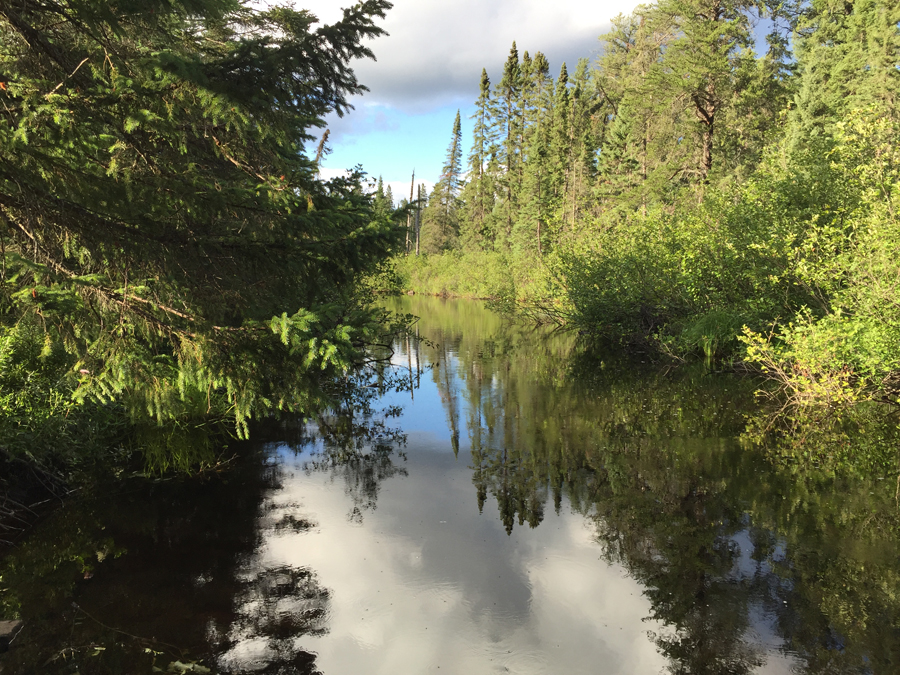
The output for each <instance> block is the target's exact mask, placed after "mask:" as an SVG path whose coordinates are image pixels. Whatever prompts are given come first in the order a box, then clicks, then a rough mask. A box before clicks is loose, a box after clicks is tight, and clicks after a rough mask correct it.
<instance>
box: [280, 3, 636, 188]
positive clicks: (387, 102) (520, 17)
mask: <svg viewBox="0 0 900 675" xmlns="http://www.w3.org/2000/svg"><path fill="white" fill-rule="evenodd" d="M349 4H351V2H350V0H297V2H296V6H298V7H301V8H304V9H308V10H310V11H312V12H313V13H314V14H315V15H316V16H317V17H318V18H319V20H320V21H321V22H323V23H334V22H335V21H337V20H339V19H340V17H341V8H342V7H344V6H347V5H349ZM638 4H639V3H638V2H637V1H636V0H590V1H589V0H557V1H556V2H549V1H548V0H394V7H393V9H391V10H389V11H388V13H387V17H386V18H385V19H384V20H380V21H379V22H378V23H379V25H380V26H381V27H382V28H384V29H385V30H386V31H387V32H388V33H389V35H387V36H382V37H380V38H376V39H375V40H372V41H371V42H370V43H369V47H370V48H371V49H372V50H373V51H374V52H375V57H376V59H377V61H371V60H362V61H356V62H354V63H353V68H354V70H355V71H356V73H357V76H358V78H359V81H360V82H361V83H363V84H364V85H366V86H367V87H369V89H370V91H369V92H368V93H366V94H365V95H363V96H362V97H356V98H354V99H353V101H352V103H353V105H354V106H355V110H353V111H351V112H350V113H348V114H347V115H345V116H344V117H343V118H338V117H337V116H336V115H332V116H331V117H329V118H328V119H327V123H328V128H329V129H330V130H331V135H330V143H329V146H330V148H331V150H332V152H331V154H330V155H328V157H327V158H326V159H325V161H324V162H323V170H322V175H323V177H324V178H329V177H332V176H334V175H336V174H338V173H340V172H342V171H344V170H346V169H349V168H351V167H354V166H356V165H357V164H361V165H362V166H363V169H364V170H365V171H366V172H367V173H369V174H370V176H371V177H372V178H373V179H374V178H377V177H378V176H382V177H383V179H384V181H385V183H386V184H388V185H390V186H391V188H392V191H393V193H394V197H395V199H396V201H398V202H399V200H400V198H401V197H409V189H410V179H411V174H412V172H413V170H415V172H416V182H417V183H420V182H424V183H425V184H426V185H427V186H428V188H429V189H430V188H431V186H432V185H433V184H434V182H435V181H436V180H437V179H438V177H439V175H440V171H441V166H442V164H443V162H444V158H445V157H446V154H447V146H448V145H449V143H450V136H451V132H452V128H453V119H454V117H455V115H456V111H457V109H459V110H460V112H461V114H462V136H463V143H464V157H465V155H466V154H467V153H468V145H469V143H470V142H471V141H470V138H471V130H472V123H471V121H470V120H469V115H471V114H472V112H473V111H474V105H473V103H474V101H475V99H476V98H477V96H478V88H479V82H480V79H481V70H482V68H486V69H487V71H488V74H489V75H490V77H491V82H492V83H496V82H497V81H499V79H500V75H501V73H502V69H503V63H504V62H505V61H506V58H507V56H508V54H509V49H510V47H511V46H512V42H513V40H515V41H516V43H517V47H518V50H519V55H520V56H521V55H522V54H524V52H525V51H528V52H530V53H531V54H534V53H535V52H537V51H541V52H543V53H544V54H545V55H546V56H547V58H548V59H549V61H550V72H551V74H552V75H553V76H554V77H555V76H556V74H557V73H558V72H559V68H560V66H561V64H562V63H563V62H566V64H567V65H568V66H569V68H570V70H571V69H573V68H574V66H575V64H576V63H577V62H578V59H580V58H585V57H586V58H589V59H591V60H593V59H595V58H596V57H597V55H598V53H599V49H600V42H599V40H598V38H599V36H600V35H602V34H603V33H605V32H606V31H607V30H608V29H609V26H610V20H611V19H612V18H613V17H614V16H616V15H617V14H620V13H626V14H627V13H629V12H630V11H631V10H632V9H633V8H634V7H636V6H637V5H638Z"/></svg>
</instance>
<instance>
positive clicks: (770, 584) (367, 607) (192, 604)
mask: <svg viewBox="0 0 900 675" xmlns="http://www.w3.org/2000/svg"><path fill="white" fill-rule="evenodd" d="M389 304H390V307H391V308H392V309H394V310H396V311H401V312H412V313H415V314H417V315H419V316H421V320H420V322H419V323H418V326H417V335H418V337H419V338H421V339H418V340H417V339H416V335H412V336H409V337H404V338H403V339H402V340H400V341H399V342H398V343H397V344H395V345H394V349H393V353H392V354H391V355H390V363H391V367H390V368H386V369H385V372H384V377H385V379H384V380H383V381H382V383H383V384H389V385H390V387H389V390H388V391H382V389H384V388H385V387H379V386H377V385H378V381H377V380H376V381H373V387H371V392H372V400H371V401H369V403H368V405H361V404H357V406H356V407H355V408H354V409H353V410H342V411H334V412H332V413H331V414H329V415H327V416H324V417H322V418H321V419H319V420H317V421H316V422H315V423H312V422H310V423H294V424H284V425H281V426H280V427H278V428H277V429H274V430H269V432H268V434H269V438H268V440H266V442H265V443H264V444H262V445H261V446H257V452H255V453H249V457H248V458H247V459H245V460H243V463H242V464H241V465H240V466H239V467H238V468H237V469H236V470H234V471H232V472H230V473H229V474H227V475H225V476H224V477H216V478H214V479H207V480H205V481H200V482H198V481H169V482H166V483H157V484H154V485H147V484H146V483H143V482H140V481H132V482H130V483H128V484H127V485H126V487H125V488H119V489H117V490H116V491H114V492H110V493H103V492H102V491H101V493H100V494H92V495H85V496H84V497H83V498H81V499H78V500H73V501H72V503H70V504H67V505H66V507H65V508H63V509H61V510H60V511H59V512H58V513H55V514H54V515H53V516H52V517H51V518H48V519H47V520H46V521H45V522H44V523H42V524H41V526H40V527H39V528H38V529H37V531H36V532H35V533H34V534H33V535H32V536H31V537H30V538H29V539H28V540H26V541H25V542H23V543H22V544H21V545H20V546H19V547H18V548H17V549H15V550H13V551H12V552H10V553H8V554H7V556H6V558H5V560H4V561H3V562H2V565H3V576H2V585H3V589H2V590H0V593H3V596H2V598H3V601H2V604H0V607H3V611H4V612H6V614H7V615H8V616H12V615H18V616H21V617H22V618H24V619H25V621H26V628H25V630H24V631H23V632H22V634H21V635H20V637H19V638H17V641H16V643H14V645H13V648H12V649H11V650H10V652H9V653H8V654H6V655H4V656H2V657H0V665H3V668H4V670H3V672H4V673H8V672H22V673H28V672H53V673H55V672H59V673H63V672H98V673H100V672H102V673H106V672H110V673H113V672H151V671H152V670H153V668H154V667H156V668H160V669H161V670H163V671H166V670H170V671H171V672H178V669H179V668H180V669H182V672H205V671H203V670H202V668H209V669H211V671H212V672H221V673H281V674H288V673H314V672H320V673H324V674H325V675H345V674H351V673H352V674H355V673H372V674H380V673H384V674H388V673H389V674H392V675H394V674H397V673H465V674H467V675H468V674H472V673H521V674H523V675H525V674H531V673H566V674H575V673H601V674H606V673H608V674H613V673H623V674H630V673H661V672H673V673H710V674H716V673H788V672H799V673H844V672H859V673H890V672H900V666H898V663H900V660H898V654H897V647H898V645H900V633H898V625H900V622H898V611H897V610H898V600H897V593H898V591H900V583H898V576H897V575H898V570H900V565H898V562H900V559H898V547H897V505H896V503H895V494H894V491H895V487H896V483H895V481H894V480H893V479H890V480H880V479H883V478H884V477H883V476H872V477H871V478H870V479H867V480H859V479H857V480H849V479H845V480H838V479H834V478H829V477H828V476H815V475H807V474H804V473H799V472H797V471H795V470H794V471H792V470H790V469H776V468H774V467H773V465H772V464H771V463H770V462H769V461H767V460H766V459H765V457H764V456H763V454H762V453H761V452H759V451H757V450H754V449H753V448H752V447H750V446H748V445H747V444H746V443H743V444H742V443H741V441H740V437H741V434H742V432H743V431H744V428H745V426H746V417H747V415H748V414H752V413H753V411H754V410H755V409H756V403H755V401H754V398H753V396H752V390H753V388H754V386H755V385H754V383H753V382H750V381H748V380H747V379H740V378H736V377H733V376H729V375H723V374H715V373H708V372H705V371H688V370H686V369H680V370H677V371H662V372H661V371H660V370H659V367H658V366H654V365H651V364H642V363H641V362H640V360H639V359H638V360H637V361H628V362H626V361H622V360H620V359H609V358H607V359H600V358H598V357H596V356H594V357H589V356H587V355H584V354H582V353H580V352H579V350H578V349H577V346H576V345H575V337H574V336H572V335H565V334H552V333H549V332H548V331H545V330H535V329H532V328H523V327H516V326H513V325H510V324H508V323H504V322H503V321H501V320H500V319H499V318H498V317H497V316H496V315H494V314H491V313H490V312H488V311H487V310H486V309H485V308H484V307H483V306H482V305H481V304H479V303H475V302H465V301H443V300H437V299H429V298H403V299H398V300H394V301H391V302H390V303H389ZM894 476H896V474H894ZM85 577H88V578H85ZM0 618H2V617H0ZM201 665H202V668H201V667H199V666H201Z"/></svg>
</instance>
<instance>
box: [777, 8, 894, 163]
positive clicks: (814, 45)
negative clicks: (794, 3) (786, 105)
mask: <svg viewBox="0 0 900 675" xmlns="http://www.w3.org/2000/svg"><path fill="white" fill-rule="evenodd" d="M898 24H900V5H898V4H897V3H896V2H893V1H889V0H854V1H850V0H848V1H847V2H845V1H844V0H841V1H840V2H838V1H836V0H813V2H811V4H810V6H809V7H808V8H807V11H806V12H805V13H804V14H803V15H802V16H801V18H800V23H799V26H798V34H797V38H796V44H797V57H798V61H799V71H800V72H799V75H800V82H801V85H800V90H799V92H798V93H797V98H796V105H795V106H794V108H793V110H792V113H791V115H792V119H791V126H792V132H791V133H792V136H793V143H794V144H795V145H796V144H798V143H802V141H803V139H805V138H807V137H809V136H811V135H818V134H822V133H830V132H831V131H832V129H833V126H834V124H835V123H837V122H839V121H841V120H842V119H843V118H844V117H845V116H846V114H847V113H848V112H850V111H852V110H855V109H868V108H874V109H875V110H877V111H878V112H879V113H880V114H882V115H886V116H888V117H890V118H892V119H895V120H896V119H898V115H900V111H898V104H900V102H898V97H900V28H898Z"/></svg>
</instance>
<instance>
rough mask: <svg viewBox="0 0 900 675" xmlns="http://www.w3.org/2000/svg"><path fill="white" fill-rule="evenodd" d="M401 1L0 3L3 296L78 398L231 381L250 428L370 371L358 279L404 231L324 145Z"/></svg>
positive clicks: (173, 394)
mask: <svg viewBox="0 0 900 675" xmlns="http://www.w3.org/2000/svg"><path fill="white" fill-rule="evenodd" d="M389 7H390V3H389V2H386V1H385V0H364V1H363V2H360V3H359V4H357V5H355V6H353V7H351V8H350V9H348V10H345V11H344V15H343V18H342V19H341V20H340V21H339V22H338V23H336V24H333V25H331V26H324V27H318V28H317V27H316V19H315V17H314V16H313V15H312V14H310V13H309V12H307V11H303V10H294V9H290V8H287V7H271V8H268V9H263V8H260V7H258V6H257V5H256V4H255V3H250V2H243V1H238V0H171V1H167V2H161V1H151V2H147V3H132V2H126V3H113V4H109V3H93V2H81V1H77V0H51V1H50V2H43V1H37V0H21V1H17V2H0V44H2V49H0V52H2V54H0V75H2V80H3V85H4V86H3V87H2V88H0V109H2V113H0V114H2V115H3V123H2V124H0V235H2V242H3V247H2V256H3V262H4V265H3V283H2V287H0V296H2V298H0V302H2V305H3V310H4V315H5V317H6V320H7V321H9V322H10V323H14V322H22V321H29V320H34V321H36V322H37V324H38V325H40V326H41V327H42V329H43V330H46V331H47V335H48V340H51V341H56V342H57V344H59V343H63V344H65V345H66V347H67V349H68V350H69V351H70V353H71V354H72V356H73V371H72V377H73V378H78V379H80V384H79V386H78V394H79V396H82V395H84V396H95V397H97V398H99V399H102V400H109V399H110V398H116V397H118V398H120V399H122V400H123V401H124V402H125V403H126V404H127V405H128V406H129V408H130V409H131V410H133V411H134V412H135V414H147V412H148V411H149V412H150V413H151V414H152V415H155V416H156V417H157V418H159V419H164V418H167V417H170V416H176V415H178V414H181V413H180V412H179V411H181V410H184V409H185V408H186V407H189V406H190V405H191V402H192V401H195V402H197V408H198V409H199V408H200V407H201V402H202V409H203V411H206V410H208V406H207V403H208V402H209V401H210V400H211V399H214V398H215V397H216V396H221V398H222V400H224V401H226V403H225V404H224V405H223V409H225V408H228V409H230V411H231V414H232V415H234V416H235V417H236V418H237V421H238V424H239V426H240V427H241V428H245V427H243V424H244V423H245V421H246V418H247V417H248V416H249V415H251V414H253V411H254V410H255V409H256V410H260V409H261V410H263V411H264V410H266V409H273V408H297V407H303V406H305V405H307V404H308V403H309V402H310V400H311V399H312V398H314V397H315V396H317V395H318V393H321V386H322V385H323V384H324V383H325V382H326V381H327V380H328V378H330V377H332V376H333V375H335V374H337V373H341V372H343V371H344V370H345V369H347V368H349V367H350V366H351V365H352V363H353V361H354V359H355V358H356V357H357V356H358V355H359V351H358V349H359V347H360V346H362V345H363V344H364V342H365V341H366V339H367V337H366V336H367V335H369V336H371V335H372V334H371V332H370V331H371V329H372V328H374V326H373V324H371V323H370V322H369V320H368V319H367V318H366V316H367V315H366V314H365V313H364V312H360V311H358V303H357V299H356V298H355V293H356V291H355V282H356V280H357V279H358V278H359V277H360V275H362V274H365V273H367V272H368V271H369V270H371V269H372V268H373V266H374V265H375V264H377V263H378V262H379V261H380V260H382V259H383V258H384V257H385V256H386V255H387V254H388V253H389V252H390V251H391V250H392V249H393V247H394V246H395V245H396V244H397V241H398V232H397V228H395V227H394V226H393V224H391V223H390V222H389V221H387V220H384V219H379V218H378V217H377V216H375V215H374V213H373V210H372V205H371V201H370V199H369V198H368V197H366V196H365V195H363V194H362V192H361V190H360V180H361V176H360V174H359V173H356V174H354V175H352V176H350V177H349V178H341V179H336V180H333V181H329V182H327V183H325V182H322V181H320V180H318V179H317V175H316V174H317V171H318V167H317V166H316V163H315V162H314V161H313V160H312V159H311V158H310V157H309V156H308V155H307V153H306V150H307V148H306V144H307V143H310V142H312V141H313V138H312V135H311V133H310V129H311V128H312V127H322V126H324V121H323V120H324V117H325V116H326V115H327V114H329V113H331V112H337V113H338V114H339V115H340V114H343V113H345V112H346V111H347V110H348V108H349V103H348V97H349V96H352V95H356V94H360V93H362V92H363V91H364V90H365V87H363V86H362V85H361V84H360V83H359V82H358V81H357V79H356V77H355V75H354V74H353V71H352V70H351V69H350V68H349V65H348V64H349V62H350V61H351V60H353V59H355V58H365V57H371V56H372V52H371V51H370V50H369V49H368V48H367V47H366V46H364V44H363V40H364V39H365V38H369V37H374V36H378V35H380V34H382V33H383V31H382V30H381V29H379V28H377V27H376V26H375V24H374V22H373V21H374V19H375V18H377V17H383V16H384V13H385V11H386V10H387V9H388V8H389ZM273 261H277V264H273ZM79 371H80V372H79ZM85 373H86V374H85ZM317 392H318V393H317Z"/></svg>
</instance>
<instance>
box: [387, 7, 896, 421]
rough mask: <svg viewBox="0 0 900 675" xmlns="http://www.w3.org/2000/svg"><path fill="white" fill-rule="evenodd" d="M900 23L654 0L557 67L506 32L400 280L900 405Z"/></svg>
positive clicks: (846, 402)
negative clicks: (570, 63)
mask: <svg viewBox="0 0 900 675" xmlns="http://www.w3.org/2000/svg"><path fill="white" fill-rule="evenodd" d="M760 19H766V20H767V21H768V25H770V26H772V30H771V32H770V34H769V35H767V36H766V38H765V44H764V45H762V46H761V42H762V41H761V40H760V39H759V36H758V33H757V32H756V31H757V30H758V28H757V27H758V26H759V25H760ZM898 24H900V8H898V7H897V5H896V3H892V2H886V1H883V0H874V1H872V2H869V1H863V0H859V1H857V2H832V1H831V0H813V2H808V3H768V2H765V1H762V2H750V1H747V2H744V1H738V2H731V1H723V0H659V1H658V2H656V3H654V4H652V5H642V6H640V7H638V8H637V9H636V10H635V11H634V13H633V14H631V15H629V16H619V17H618V18H617V19H615V20H614V22H613V27H612V30H611V31H610V32H609V33H608V34H606V35H604V36H603V37H602V38H601V40H602V45H603V47H602V53H601V56H600V57H599V58H598V59H597V61H596V62H595V63H594V64H593V65H591V64H589V63H588V61H587V60H582V61H581V62H579V64H578V66H577V68H575V70H574V72H570V71H569V70H567V68H566V66H565V64H563V66H562V68H561V70H560V72H559V75H558V77H557V78H556V80H555V81H554V80H553V79H552V78H551V76H550V72H551V71H550V65H549V64H548V62H547V59H546V58H545V57H544V55H543V54H541V53H540V52H538V53H536V54H534V55H531V54H529V53H528V52H525V53H524V54H523V55H522V56H521V58H520V55H519V52H518V49H517V47H516V45H515V44H513V48H512V50H511V51H510V55H509V58H508V60H507V61H506V63H505V65H504V67H503V72H502V77H501V78H500V80H499V82H497V83H496V84H495V85H493V86H492V85H491V81H490V78H489V76H488V74H487V72H486V71H485V72H484V73H483V74H482V77H481V94H480V96H479V98H478V100H477V102H476V113H475V115H474V116H473V127H474V131H473V137H472V145H471V152H470V154H469V156H468V166H467V168H466V169H465V170H464V169H463V166H462V162H461V158H460V155H459V152H458V148H459V145H460V143H461V142H462V141H461V139H460V130H459V125H458V124H457V125H455V126H454V129H453V135H452V142H451V144H450V148H449V150H448V158H447V162H446V165H445V167H444V169H443V174H442V178H441V180H440V181H439V182H438V183H437V185H436V186H435V188H434V191H433V192H432V194H431V195H430V196H429V198H428V202H427V206H426V207H425V208H424V211H423V214H422V224H421V231H420V233H419V234H420V239H421V245H422V253H423V255H421V256H418V258H417V257H416V256H415V255H412V251H411V250H410V252H409V254H408V255H407V256H404V257H401V258H398V259H397V260H396V261H395V270H396V273H397V274H396V285H397V287H399V288H400V289H402V290H414V291H416V292H424V293H436V294H445V295H447V294H449V295H461V296H477V297H491V298H494V299H496V300H498V301H499V302H500V304H501V305H503V306H505V307H508V308H516V309H518V310H519V311H524V312H527V313H530V314H532V315H533V316H537V317H540V318H542V319H545V320H552V321H557V322H560V323H566V324H568V325H572V326H575V327H577V328H578V329H580V330H581V331H582V332H583V333H586V334H589V335H591V336H593V337H594V338H595V339H597V340H603V341H613V342H616V343H625V344H630V345H639V346H640V347H641V348H643V349H646V348H648V347H649V348H651V349H655V350H659V351H662V352H664V353H666V354H668V355H671V356H674V357H677V358H685V357H688V356H690V355H699V356H702V357H704V358H706V359H708V360H718V361H723V360H724V361H734V360H739V361H743V362H744V363H746V364H749V365H752V366H755V367H757V368H759V369H761V370H763V371H764V372H765V373H767V374H768V375H770V376H771V377H773V378H774V379H775V380H777V382H778V385H779V387H780V388H781V391H782V393H783V394H784V395H783V396H782V397H781V399H780V400H781V401H782V402H785V401H787V402H788V403H789V404H790V405H791V406H792V407H793V409H795V410H804V411H806V412H812V413H813V414H815V415H819V416H821V414H823V413H821V411H822V410H825V411H828V410H834V409H846V408H848V407H851V406H852V405H854V404H856V403H857V402H859V401H881V402H884V403H887V404H890V405H893V406H896V405H897V404H898V402H900V401H898V384H900V306H898V304H897V295H898V293H897V291H898V290H900V289H898V283H900V256H898V252H900V221H898V214H897V210H896V201H897V197H898V186H900V181H898V178H900V174H898V171H900V153H898V149H897V143H896V140H897V138H898V137H900V112H898V94H900V28H898ZM754 43H755V44H754ZM815 411H820V412H815Z"/></svg>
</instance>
